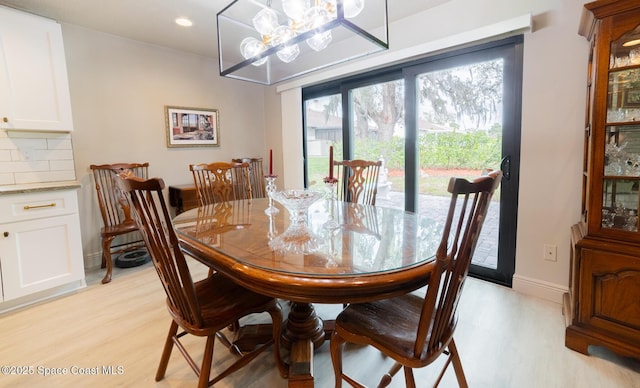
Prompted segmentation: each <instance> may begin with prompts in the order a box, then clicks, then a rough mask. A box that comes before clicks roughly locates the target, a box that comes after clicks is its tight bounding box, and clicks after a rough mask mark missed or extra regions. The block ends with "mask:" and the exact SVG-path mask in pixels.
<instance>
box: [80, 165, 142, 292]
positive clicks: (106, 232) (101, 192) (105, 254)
mask: <svg viewBox="0 0 640 388" xmlns="http://www.w3.org/2000/svg"><path fill="white" fill-rule="evenodd" d="M89 168H90V169H91V171H92V172H93V180H94V182H95V186H96V192H97V194H98V205H99V206H100V214H101V215H102V222H103V226H102V228H101V229H100V239H101V240H102V263H101V268H105V267H106V268H107V273H106V274H105V276H104V278H103V279H102V283H103V284H104V283H109V282H110V281H111V274H112V273H113V261H112V260H111V257H112V254H113V253H121V252H124V251H127V250H131V249H137V248H139V247H141V246H143V245H144V244H143V242H142V240H141V239H140V237H139V236H137V237H136V238H135V239H134V238H133V237H132V238H130V239H129V241H125V242H121V243H118V244H115V245H112V243H113V240H114V239H115V238H116V237H118V236H122V235H126V234H129V233H133V232H137V230H138V227H137V226H136V223H135V222H134V221H133V219H132V218H131V214H130V213H131V212H130V209H129V206H128V204H127V203H126V201H124V198H123V197H122V195H121V193H120V192H119V190H118V189H117V185H116V179H117V176H118V174H122V173H125V174H130V175H134V176H138V177H141V178H145V179H146V178H147V177H148V174H149V163H147V162H145V163H115V164H100V165H95V164H92V165H90V166H89ZM114 249H115V250H114Z"/></svg>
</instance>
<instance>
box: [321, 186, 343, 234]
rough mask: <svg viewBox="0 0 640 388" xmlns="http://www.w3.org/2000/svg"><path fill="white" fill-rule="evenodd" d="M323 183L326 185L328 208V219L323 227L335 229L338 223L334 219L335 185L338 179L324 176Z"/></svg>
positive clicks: (338, 225)
mask: <svg viewBox="0 0 640 388" xmlns="http://www.w3.org/2000/svg"><path fill="white" fill-rule="evenodd" d="M324 184H325V186H326V187H327V190H328V192H327V196H326V198H327V207H328V208H329V219H328V220H327V222H325V223H324V225H323V227H324V228H326V229H337V228H339V227H340V224H339V223H338V221H336V219H335V215H334V210H335V205H336V203H335V202H336V186H337V184H338V180H337V179H336V178H329V177H326V178H324Z"/></svg>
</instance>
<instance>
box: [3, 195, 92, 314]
mask: <svg viewBox="0 0 640 388" xmlns="http://www.w3.org/2000/svg"><path fill="white" fill-rule="evenodd" d="M0 276H1V279H2V303H0V309H2V307H3V306H2V305H3V304H5V303H6V302H9V301H13V300H19V299H20V298H24V297H26V296H29V295H32V294H36V293H41V292H42V291H46V290H51V289H54V288H56V287H58V286H62V285H71V286H72V287H75V288H78V287H81V286H84V265H83V256H82V243H81V240H80V219H79V216H78V200H77V193H76V190H52V191H39V192H33V193H16V194H3V195H2V196H0ZM41 295H44V294H41Z"/></svg>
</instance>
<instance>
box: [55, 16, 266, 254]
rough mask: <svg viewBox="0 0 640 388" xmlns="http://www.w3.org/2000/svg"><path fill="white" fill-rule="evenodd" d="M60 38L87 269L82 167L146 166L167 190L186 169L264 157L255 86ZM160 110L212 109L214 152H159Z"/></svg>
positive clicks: (187, 64) (91, 222) (160, 57)
mask: <svg viewBox="0 0 640 388" xmlns="http://www.w3.org/2000/svg"><path fill="white" fill-rule="evenodd" d="M62 32H63V38H64V44H65V51H66V58H67V68H68V73H69V87H70V93H71V105H72V108H73V123H74V132H73V133H72V141H73V149H74V157H75V167H76V173H77V180H79V181H80V182H81V183H82V189H81V190H80V192H79V202H80V216H81V225H82V240H83V250H84V256H85V265H86V266H87V267H94V266H96V265H97V264H98V263H99V258H100V238H99V228H100V225H101V223H102V220H101V219H100V214H99V209H98V205H97V202H96V193H95V188H94V187H93V184H92V178H91V175H90V171H89V165H91V164H102V163H117V162H145V161H148V162H149V163H150V167H149V171H150V174H151V175H152V176H159V177H162V178H163V179H164V180H165V182H166V183H167V185H171V184H184V183H190V182H192V177H191V173H190V172H189V164H190V163H202V162H213V161H221V160H222V161H228V160H231V158H234V157H244V156H262V157H268V152H267V148H266V147H265V119H264V105H265V99H264V89H265V88H264V87H263V86H258V85H253V84H249V83H246V82H238V81H234V80H228V79H223V78H221V77H219V76H218V66H217V63H216V61H215V60H214V59H212V58H203V57H199V56H195V55H192V54H187V53H183V52H179V51H173V50H169V49H165V48H161V47H157V46H152V45H148V44H143V43H140V42H136V41H132V40H127V39H122V38H119V37H115V36H111V35H107V34H103V33H99V32H96V31H93V30H87V29H84V28H81V27H78V26H72V25H63V26H62ZM212 44H214V43H212ZM165 105H172V106H184V107H199V108H215V109H218V110H219V114H220V147H205V148H201V147H198V148H171V149H169V148H167V146H166V127H165V112H164V106H165Z"/></svg>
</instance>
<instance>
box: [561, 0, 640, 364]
mask: <svg viewBox="0 0 640 388" xmlns="http://www.w3.org/2000/svg"><path fill="white" fill-rule="evenodd" d="M579 33H580V35H583V36H584V37H586V38H587V39H588V40H589V41H590V43H591V52H590V56H589V66H588V80H587V112H586V119H585V149H584V153H585V161H584V176H583V195H582V208H583V219H582V220H581V222H579V223H578V224H576V225H574V226H573V227H572V230H571V232H572V233H571V239H572V244H571V245H572V251H571V277H570V284H569V293H568V294H566V295H565V298H564V313H565V317H566V319H567V328H566V336H565V345H566V346H567V347H569V348H571V349H574V350H576V351H579V352H581V353H585V354H587V353H588V346H589V345H599V346H604V347H607V348H609V349H610V350H612V351H614V352H616V353H618V354H620V355H623V356H630V357H635V358H639V359H640V231H639V230H638V209H639V208H640V206H639V205H640V187H639V186H640V1H638V0H617V1H612V0H601V1H595V2H591V3H588V4H585V6H584V9H583V13H582V19H581V21H580V30H579Z"/></svg>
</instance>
